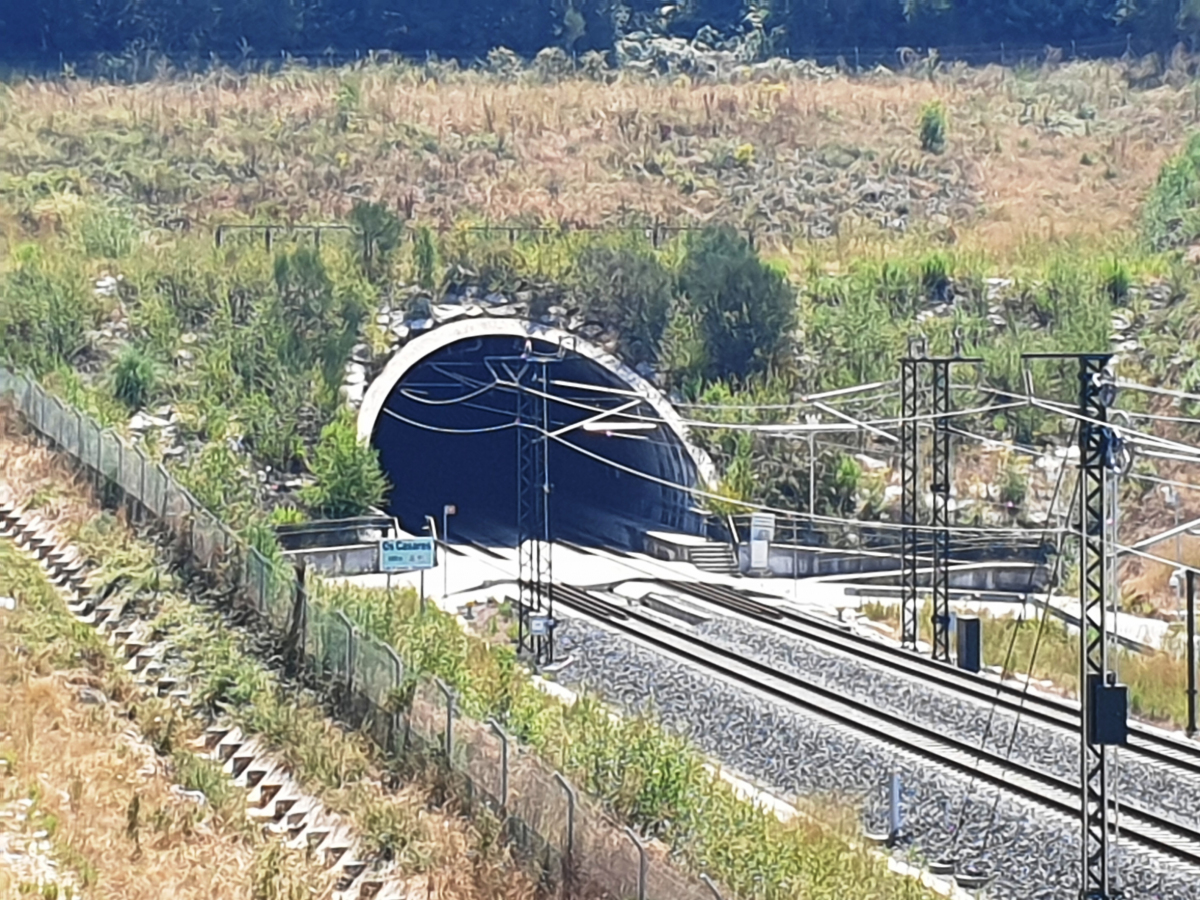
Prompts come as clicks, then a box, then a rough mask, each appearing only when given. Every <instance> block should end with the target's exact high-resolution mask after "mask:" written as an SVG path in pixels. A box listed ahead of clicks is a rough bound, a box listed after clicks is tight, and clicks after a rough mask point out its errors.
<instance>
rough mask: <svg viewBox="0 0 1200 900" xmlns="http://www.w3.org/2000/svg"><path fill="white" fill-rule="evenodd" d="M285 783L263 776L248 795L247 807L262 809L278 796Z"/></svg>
mask: <svg viewBox="0 0 1200 900" xmlns="http://www.w3.org/2000/svg"><path fill="white" fill-rule="evenodd" d="M284 787H285V785H284V783H283V781H281V780H275V779H268V778H264V779H263V780H262V781H260V782H259V783H258V785H257V786H256V787H255V788H254V790H252V791H251V792H250V793H249V794H248V795H246V807H247V809H262V808H263V807H265V806H267V805H268V804H269V803H270V802H271V801H272V800H274V799H275V798H276V797H277V796H279V794H280V792H281V791H282V790H283V789H284Z"/></svg>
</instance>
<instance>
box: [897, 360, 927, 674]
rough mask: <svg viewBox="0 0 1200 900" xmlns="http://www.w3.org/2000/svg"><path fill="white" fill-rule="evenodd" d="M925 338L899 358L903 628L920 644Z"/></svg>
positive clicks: (907, 640) (908, 640)
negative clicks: (919, 418) (922, 364)
mask: <svg viewBox="0 0 1200 900" xmlns="http://www.w3.org/2000/svg"><path fill="white" fill-rule="evenodd" d="M926 349H927V345H926V343H925V338H924V337H922V338H920V339H919V340H916V341H914V340H911V339H910V340H909V342H908V356H906V357H904V358H903V359H901V360H900V416H901V418H900V521H901V523H902V525H903V528H902V529H901V531H900V583H901V588H900V632H901V638H902V641H903V644H904V646H905V647H908V648H909V649H910V650H915V649H916V647H917V639H918V637H919V635H920V631H919V630H918V627H917V609H918V606H917V566H918V559H917V535H918V532H917V525H918V524H919V522H920V510H921V506H920V500H919V496H918V492H919V475H918V473H919V471H920V468H921V444H920V438H919V435H918V431H917V416H918V415H920V410H921V406H922V404H921V387H922V386H921V377H920V376H921V370H920V369H919V368H918V366H917V362H918V360H920V359H924V358H925V356H926Z"/></svg>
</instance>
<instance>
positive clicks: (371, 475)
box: [300, 409, 389, 519]
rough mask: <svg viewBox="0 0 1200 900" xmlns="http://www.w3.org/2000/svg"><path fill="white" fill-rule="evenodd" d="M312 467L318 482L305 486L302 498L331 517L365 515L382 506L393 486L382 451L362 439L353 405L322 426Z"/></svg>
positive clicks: (317, 511) (322, 513)
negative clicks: (381, 464) (383, 464)
mask: <svg viewBox="0 0 1200 900" xmlns="http://www.w3.org/2000/svg"><path fill="white" fill-rule="evenodd" d="M309 468H310V469H311V470H312V473H313V475H314V476H316V479H317V482H316V484H313V485H309V486H307V487H305V488H303V489H302V490H301V491H300V499H301V500H302V501H303V502H304V503H306V504H308V506H309V507H310V508H311V509H312V510H313V511H314V512H315V513H318V514H320V515H323V516H326V517H328V518H332V519H338V518H344V517H346V516H358V515H362V514H363V513H366V512H368V511H369V510H370V509H371V507H374V506H378V505H379V504H380V503H381V502H382V501H383V498H384V495H385V494H387V492H388V489H389V485H388V481H387V478H386V476H385V475H384V474H383V470H382V469H381V468H380V467H379V454H378V452H377V451H376V450H375V448H374V447H372V446H371V445H370V444H365V443H359V440H358V433H357V430H356V428H355V425H354V413H353V412H352V411H351V410H349V409H343V410H342V411H341V412H340V413H339V414H338V417H337V419H335V420H334V421H333V422H331V423H330V424H328V425H326V426H325V427H324V428H322V429H321V440H320V442H319V443H318V444H317V449H316V453H315V454H314V456H313V459H312V461H311V462H310V464H309Z"/></svg>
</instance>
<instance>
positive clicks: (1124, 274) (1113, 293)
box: [1100, 256, 1133, 303]
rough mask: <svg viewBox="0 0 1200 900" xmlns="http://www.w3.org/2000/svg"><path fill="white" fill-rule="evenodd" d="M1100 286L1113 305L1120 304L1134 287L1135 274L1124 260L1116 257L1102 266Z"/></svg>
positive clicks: (1107, 260)
mask: <svg viewBox="0 0 1200 900" xmlns="http://www.w3.org/2000/svg"><path fill="white" fill-rule="evenodd" d="M1100 285H1101V287H1103V289H1104V291H1105V293H1107V294H1108V297H1109V299H1110V300H1112V302H1113V303H1120V302H1121V301H1122V300H1124V299H1125V298H1126V297H1128V296H1129V289H1130V288H1131V287H1133V273H1132V272H1130V271H1129V266H1128V265H1127V264H1126V263H1125V261H1124V260H1121V259H1118V258H1117V257H1115V256H1114V257H1113V258H1112V259H1106V260H1105V261H1104V262H1103V263H1102V264H1101V267H1100Z"/></svg>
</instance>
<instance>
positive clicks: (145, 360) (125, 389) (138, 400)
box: [112, 347, 158, 410]
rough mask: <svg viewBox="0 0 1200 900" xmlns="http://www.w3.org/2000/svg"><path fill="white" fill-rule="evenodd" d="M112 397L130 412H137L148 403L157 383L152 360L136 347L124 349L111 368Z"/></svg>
mask: <svg viewBox="0 0 1200 900" xmlns="http://www.w3.org/2000/svg"><path fill="white" fill-rule="evenodd" d="M112 382H113V387H112V390H113V396H114V397H116V398H117V399H118V400H120V401H121V402H122V403H124V404H125V405H126V406H127V407H129V409H130V410H138V409H141V408H142V407H143V406H145V405H146V404H147V403H148V402H149V401H150V396H151V394H152V393H153V392H154V388H155V385H156V384H157V382H158V374H157V371H156V367H155V365H154V360H152V359H150V357H149V356H147V355H146V354H145V353H143V352H142V351H141V350H139V349H138V348H136V347H126V348H125V349H124V350H123V351H122V352H121V355H120V356H119V357H117V362H116V365H115V366H113V374H112Z"/></svg>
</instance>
